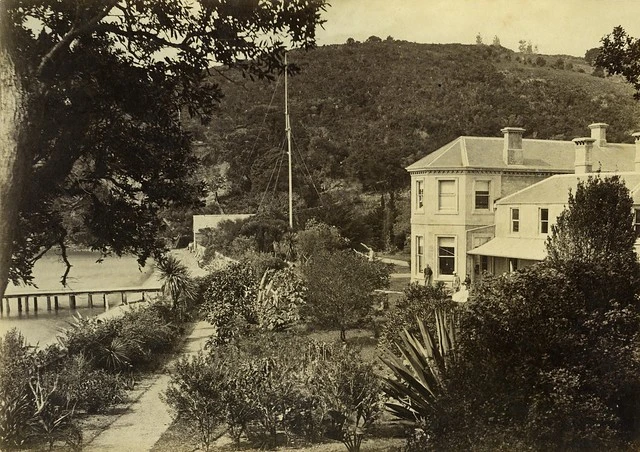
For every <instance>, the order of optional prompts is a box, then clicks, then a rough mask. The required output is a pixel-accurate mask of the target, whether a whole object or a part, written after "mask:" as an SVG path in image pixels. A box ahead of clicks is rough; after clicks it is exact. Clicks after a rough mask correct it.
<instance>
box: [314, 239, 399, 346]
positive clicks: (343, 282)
mask: <svg viewBox="0 0 640 452" xmlns="http://www.w3.org/2000/svg"><path fill="white" fill-rule="evenodd" d="M302 271H303V273H304V277H305V282H306V284H307V288H308V290H309V292H308V294H309V296H308V301H307V303H306V305H305V306H304V312H303V314H304V315H305V316H307V317H308V318H309V319H310V320H311V321H312V322H314V323H315V324H317V325H319V326H327V327H336V326H337V327H339V328H340V339H342V340H346V330H347V329H348V328H352V327H353V326H355V325H361V324H362V323H363V321H365V320H366V319H367V317H368V316H369V315H370V314H371V312H372V310H373V303H374V300H375V298H374V290H375V289H381V288H383V287H387V286H388V284H389V266H387V265H386V264H384V263H382V262H378V261H374V262H369V261H367V260H365V259H362V258H361V257H359V256H357V255H355V254H354V253H352V252H349V251H338V252H335V253H326V252H325V253H320V254H318V255H316V256H314V257H313V259H311V260H309V262H307V263H306V264H305V265H304V266H303V267H302Z"/></svg>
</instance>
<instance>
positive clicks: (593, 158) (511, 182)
mask: <svg viewBox="0 0 640 452" xmlns="http://www.w3.org/2000/svg"><path fill="white" fill-rule="evenodd" d="M607 127H608V126H607V124H603V123H596V124H591V125H590V126H589V128H590V129H591V137H589V138H578V139H575V140H573V141H554V140H537V139H523V138H522V135H523V133H524V129H521V128H515V127H507V128H505V129H502V133H503V135H504V137H503V138H488V137H459V138H457V139H456V140H454V141H452V142H451V143H449V144H447V145H445V146H443V147H442V148H440V149H438V150H436V151H435V152H433V153H431V154H429V155H428V156H426V157H424V158H422V159H420V160H418V161H417V162H415V163H414V164H412V165H411V166H409V167H408V168H407V171H408V172H409V173H410V175H411V277H412V280H414V281H415V280H421V279H422V271H423V269H424V267H425V266H426V264H429V265H430V266H431V268H432V269H433V272H434V280H435V281H444V282H450V281H451V280H452V279H453V273H454V272H457V273H458V274H459V275H461V277H463V278H464V275H466V274H468V275H470V277H471V279H472V280H474V279H476V278H478V277H479V276H480V275H481V274H482V272H483V271H489V272H501V271H503V270H508V269H509V268H516V267H517V266H518V265H524V264H526V263H527V262H528V261H536V260H540V259H542V258H544V255H543V254H541V252H540V251H539V250H540V247H539V246H538V245H539V243H541V242H544V239H543V237H541V236H539V235H537V234H533V235H531V236H529V235H526V234H524V231H529V227H530V221H531V220H530V218H529V217H527V218H525V217H523V218H522V219H519V218H518V215H520V214H521V212H520V210H518V209H516V210H508V211H507V210H505V209H506V208H505V209H502V210H501V212H505V211H506V212H507V214H506V215H509V217H508V218H505V217H504V215H505V214H503V213H501V214H500V215H498V209H500V208H501V206H502V205H505V206H506V204H502V203H501V200H504V201H505V202H506V201H507V199H508V197H509V195H512V194H515V193H517V192H520V191H521V190H524V189H527V188H528V187H531V186H533V185H535V184H538V183H540V182H541V181H544V180H545V179H548V178H549V177H551V176H554V175H561V174H568V175H575V174H585V173H590V172H592V171H594V170H595V171H603V172H632V171H636V170H637V169H636V165H639V166H640V154H639V155H638V158H637V157H636V146H634V145H633V144H616V143H608V142H607V140H606V130H607ZM634 136H636V134H634ZM638 137H640V134H638V135H637V136H636V139H638ZM639 171H640V170H639ZM572 177H573V176H572ZM573 178H574V179H575V177H573ZM550 190H552V189H551V188H550ZM558 190H559V191H557V192H555V194H552V195H551V196H557V200H558V201H559V203H560V204H561V205H562V206H564V203H566V200H567V194H568V187H567V189H566V190H564V191H562V190H561V189H558ZM552 191H553V190H552ZM514 196H515V195H514ZM511 199H516V198H511ZM560 204H559V205H560ZM549 209H550V210H549V211H548V212H547V213H546V215H547V216H548V218H547V220H546V221H547V227H548V225H549V223H548V222H549V221H554V220H555V218H556V216H557V214H558V213H559V212H556V211H555V210H554V209H555V207H553V208H551V207H550V208H549ZM561 210H562V209H561V208H560V211H561ZM543 212H544V211H539V212H538V214H539V215H543V214H544V213H543ZM522 214H523V215H524V214H525V210H523V211H522ZM539 221H540V222H541V221H542V219H536V220H535V221H533V223H535V225H536V227H538V222H539ZM514 225H516V226H515V227H516V228H520V227H522V228H523V233H522V234H521V235H518V232H519V231H516V234H515V235H514V234H513V233H506V234H503V232H504V231H505V228H509V227H514ZM527 234H528V232H527ZM494 237H501V238H503V239H512V238H519V239H521V240H519V241H518V242H513V241H511V240H501V241H492V239H494ZM527 240H533V241H532V242H526V241H527ZM489 242H491V243H489ZM483 245H484V247H483ZM534 245H535V246H534ZM474 249H480V252H478V251H477V250H476V251H474V252H471V250H474ZM534 250H538V251H534ZM525 251H526V252H525ZM542 251H544V247H542ZM491 253H493V254H491ZM496 258H498V260H496ZM509 259H511V260H509ZM509 265H510V266H511V267H509Z"/></svg>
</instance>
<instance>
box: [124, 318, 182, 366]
mask: <svg viewBox="0 0 640 452" xmlns="http://www.w3.org/2000/svg"><path fill="white" fill-rule="evenodd" d="M118 336H119V337H121V338H123V339H124V340H125V341H129V342H130V343H135V344H137V345H138V346H137V347H133V348H132V349H131V352H132V354H131V355H130V356H129V361H130V362H131V363H132V365H133V366H134V367H138V366H139V365H140V364H142V363H144V362H148V361H149V359H151V358H152V357H153V356H156V355H157V354H158V353H160V352H162V351H166V349H167V348H168V347H170V346H171V344H172V343H173V341H174V340H175V338H176V335H175V332H174V331H173V330H172V328H171V326H170V325H169V324H168V323H166V322H164V321H163V319H162V318H161V317H160V315H159V313H158V311H157V310H155V309H152V308H150V307H144V308H141V309H132V310H131V311H128V312H126V313H125V315H124V316H123V317H122V320H121V322H120V330H119V331H118Z"/></svg>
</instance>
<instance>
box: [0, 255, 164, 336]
mask: <svg viewBox="0 0 640 452" xmlns="http://www.w3.org/2000/svg"><path fill="white" fill-rule="evenodd" d="M99 257H100V255H99V254H98V253H92V252H73V253H70V255H69V261H70V262H71V265H73V267H72V268H71V271H70V272H69V276H68V278H67V285H68V287H69V288H70V289H73V290H84V289H109V288H116V287H118V288H125V287H139V286H142V285H144V284H145V283H149V282H151V279H152V278H153V277H152V274H153V264H152V263H151V262H148V263H147V265H146V266H145V267H144V268H139V266H138V263H137V262H136V259H135V258H134V257H122V258H118V257H109V258H105V260H104V261H103V262H101V263H97V262H96V261H97V260H98V258H99ZM64 270H65V265H64V263H63V262H62V260H61V259H60V257H59V256H58V255H56V254H55V253H50V254H47V255H45V256H44V257H43V258H42V259H40V260H39V261H37V262H36V264H35V266H34V269H33V275H34V282H35V284H36V285H37V288H36V287H30V286H26V287H25V286H20V287H15V286H13V285H12V284H11V283H9V287H7V291H6V294H7V295H11V294H12V293H17V291H20V292H24V291H29V292H30V293H31V294H33V295H37V294H38V292H41V291H52V290H53V291H55V290H61V289H63V286H62V284H61V283H60V279H61V277H62V275H63V274H64ZM93 299H94V307H93V308H92V309H89V308H88V302H87V297H86V295H83V296H78V297H77V306H78V308H77V309H76V310H72V309H70V308H69V302H68V297H62V296H61V297H59V309H58V311H57V312H56V311H55V310H53V309H52V311H51V312H47V304H46V298H44V297H39V299H38V312H37V313H36V312H34V311H33V303H32V302H30V307H31V309H30V311H29V312H28V313H27V312H25V311H24V309H23V312H22V315H20V314H18V309H17V304H16V301H15V299H13V300H12V301H11V311H10V313H9V314H7V312H6V311H5V312H4V313H3V315H2V316H0V335H4V334H5V333H6V332H7V331H9V330H10V329H11V328H14V327H15V328H18V330H20V332H21V333H22V334H23V335H24V336H25V338H26V340H27V341H28V342H29V343H31V344H33V345H35V344H40V345H41V346H42V345H46V344H49V343H52V342H55V340H56V339H55V336H56V335H57V334H58V332H59V330H60V328H65V327H66V326H68V322H69V320H70V319H71V317H72V316H73V315H75V314H76V313H79V314H80V315H82V316H95V315H98V314H101V313H103V312H104V308H103V306H102V297H101V296H98V295H94V297H93ZM135 299H136V298H135V297H133V298H132V297H131V296H129V301H135ZM119 303H120V297H119V296H118V295H116V294H113V295H111V296H110V297H109V304H110V306H111V307H114V306H117V305H118V304H119ZM52 304H53V301H52Z"/></svg>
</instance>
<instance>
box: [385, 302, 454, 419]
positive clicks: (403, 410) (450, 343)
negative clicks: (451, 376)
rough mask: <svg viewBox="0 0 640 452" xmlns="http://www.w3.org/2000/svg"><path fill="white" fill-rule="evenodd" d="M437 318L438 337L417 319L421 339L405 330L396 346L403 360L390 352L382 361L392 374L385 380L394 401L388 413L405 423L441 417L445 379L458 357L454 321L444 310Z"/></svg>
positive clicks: (387, 352)
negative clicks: (438, 414) (455, 351)
mask: <svg viewBox="0 0 640 452" xmlns="http://www.w3.org/2000/svg"><path fill="white" fill-rule="evenodd" d="M435 315H436V337H434V336H433V334H432V333H431V331H429V330H428V328H427V327H426V326H425V324H424V322H423V321H422V320H420V319H418V326H419V328H420V337H415V336H414V335H413V334H412V333H410V332H409V331H407V330H406V329H405V330H404V331H403V332H402V333H400V339H399V340H396V341H395V342H394V345H395V346H396V348H397V349H398V351H399V353H400V357H398V356H397V355H396V354H394V353H393V352H392V351H391V350H389V349H385V350H384V354H383V356H382V357H381V359H382V361H383V362H384V363H385V364H386V365H387V366H388V367H389V369H390V370H391V372H392V373H393V377H386V378H384V391H385V393H386V394H387V395H388V396H389V397H390V398H391V401H390V402H388V403H387V404H386V405H387V409H388V410H389V411H390V412H391V413H392V414H393V415H395V416H396V417H398V418H400V419H402V420H403V421H406V422H410V423H416V422H418V421H419V420H421V419H424V418H425V417H427V416H429V415H431V414H437V413H438V411H439V400H440V397H441V394H442V392H443V391H444V380H443V378H444V375H445V373H446V372H447V367H448V365H449V362H450V361H451V360H452V359H454V357H455V353H454V346H455V341H456V339H455V325H454V317H453V315H452V314H447V313H446V312H445V311H444V310H442V309H436V311H435Z"/></svg>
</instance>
